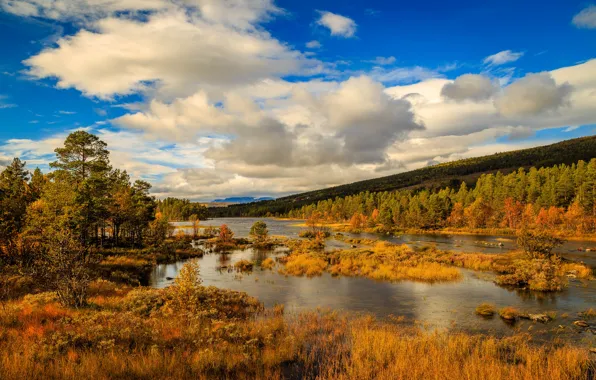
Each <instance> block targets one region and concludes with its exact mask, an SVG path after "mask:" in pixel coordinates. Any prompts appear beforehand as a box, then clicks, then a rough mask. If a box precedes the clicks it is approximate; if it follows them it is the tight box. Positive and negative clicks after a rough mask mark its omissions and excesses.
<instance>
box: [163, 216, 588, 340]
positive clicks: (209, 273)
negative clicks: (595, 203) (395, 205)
mask: <svg viewBox="0 0 596 380" xmlns="http://www.w3.org/2000/svg"><path fill="white" fill-rule="evenodd" d="M256 220H261V219H256V218H242V219H215V220H210V221H202V222H201V224H202V225H214V226H219V225H221V224H222V223H226V224H228V226H230V228H231V229H232V230H233V231H234V232H235V234H236V236H238V237H242V236H246V235H248V232H249V231H250V226H252V224H253V223H254V222H255V221H256ZM265 221H266V223H267V225H268V228H269V231H270V233H271V234H272V235H288V234H295V233H297V232H298V231H300V230H301V228H300V227H296V226H295V224H296V223H298V222H296V221H279V220H274V219H265ZM346 235H348V236H350V235H349V234H346ZM366 236H367V235H365V234H362V235H360V236H359V237H366ZM368 236H370V237H374V235H368ZM387 239H390V240H393V239H396V241H395V242H401V243H403V242H404V241H405V240H407V239H409V240H410V241H419V242H421V243H417V244H423V243H424V242H425V241H428V240H432V239H435V241H437V244H438V248H441V249H447V248H451V249H453V250H458V249H461V250H465V249H469V250H473V251H478V249H477V248H475V247H476V245H478V244H479V243H478V242H481V241H483V240H484V241H489V242H492V243H495V242H498V241H499V240H496V239H497V237H494V236H491V237H482V236H465V235H453V236H445V235H416V236H414V235H412V236H402V237H401V238H400V239H399V240H400V241H397V239H398V238H394V237H388V238H387ZM504 243H505V244H514V243H512V242H511V241H509V242H504ZM332 244H333V243H332ZM332 244H330V245H332ZM450 244H451V245H450ZM568 244H570V245H569V247H572V249H573V247H574V245H579V244H582V243H581V242H571V243H568ZM592 244H595V245H596V243H592ZM454 245H459V246H460V247H456V248H454ZM584 246H585V245H584ZM505 248H507V246H506V247H505ZM565 249H567V247H565ZM493 251H494V252H496V253H500V252H506V251H507V249H500V248H497V247H487V248H486V249H485V252H493ZM269 255H271V253H269V252H265V251H253V250H250V249H249V250H246V251H236V252H233V253H231V254H228V255H220V254H208V255H205V256H204V257H203V258H202V259H200V265H201V277H202V279H203V281H204V285H206V286H209V285H213V286H217V287H219V288H226V289H231V290H236V291H244V292H247V293H248V294H249V295H251V296H254V297H256V298H258V299H259V300H260V301H262V302H264V303H265V305H266V306H267V307H271V306H273V305H275V304H276V303H279V304H284V305H285V306H286V311H287V312H289V313H291V312H294V311H300V310H311V309H315V308H317V307H322V308H330V309H343V310H346V311H356V312H368V313H372V314H375V315H377V316H379V317H386V316H388V315H390V314H393V315H404V316H406V317H407V318H408V320H414V319H415V320H419V321H424V322H428V323H430V325H431V326H433V327H439V328H445V327H451V321H452V320H455V321H456V325H455V328H458V329H464V330H474V331H488V330H491V331H494V332H496V333H499V334H507V333H510V332H511V327H510V326H507V325H505V324H504V323H503V322H502V321H501V320H500V318H499V317H495V318H493V319H488V320H486V319H482V318H480V317H477V316H476V315H475V314H474V310H475V308H476V306H478V305H479V304H480V303H483V302H489V303H492V304H494V305H495V306H496V307H497V308H502V307H505V306H514V307H516V308H518V309H520V310H522V311H525V312H546V311H554V310H557V311H559V314H562V313H569V314H570V315H574V314H576V313H577V312H579V311H582V310H585V309H587V308H589V307H593V305H594V304H596V282H595V281H591V282H589V283H587V286H586V287H583V286H582V285H581V283H580V282H571V284H570V289H569V290H567V291H564V292H561V293H557V294H549V295H544V296H540V297H538V296H537V295H536V293H528V292H524V291H519V290H517V291H515V290H507V289H504V288H501V287H498V286H496V285H495V284H494V283H493V282H492V279H494V275H492V274H489V273H477V274H474V272H472V271H467V270H461V271H462V273H464V278H463V280H462V281H460V282H458V283H443V284H434V285H430V284H426V283H416V282H409V281H404V282H399V283H387V282H377V281H374V280H370V279H367V278H358V277H339V278H333V277H331V276H330V275H329V274H328V273H324V274H323V276H321V277H315V278H312V279H309V278H306V277H285V276H282V275H279V274H278V272H277V270H278V269H279V268H280V266H279V264H278V265H277V266H276V267H275V268H274V269H273V270H271V271H269V270H261V269H260V268H259V267H257V268H255V270H254V271H253V272H252V273H251V274H243V275H242V276H241V279H240V280H238V279H237V278H235V277H236V273H235V272H232V273H228V272H227V271H224V272H223V273H219V272H218V271H217V270H216V269H215V268H216V267H218V266H220V265H222V263H223V262H222V261H221V260H222V259H224V258H229V261H224V262H225V263H226V264H227V265H229V264H232V263H235V262H236V261H238V260H240V259H247V260H252V261H256V262H260V261H262V260H263V259H265V258H266V257H267V256H269ZM273 255H275V254H273ZM593 255H594V257H596V253H593ZM181 266H182V264H181V263H178V264H172V265H169V266H158V267H157V268H156V269H155V270H154V272H153V278H152V280H153V282H152V283H155V282H156V281H157V283H160V284H163V283H167V281H165V280H164V278H165V277H175V276H176V274H177V272H178V271H179V270H180V268H181ZM476 276H480V277H481V278H484V279H479V278H476ZM156 278H158V279H157V280H156ZM256 278H258V281H255V279H256ZM518 326H519V325H518ZM524 326H525V325H524Z"/></svg>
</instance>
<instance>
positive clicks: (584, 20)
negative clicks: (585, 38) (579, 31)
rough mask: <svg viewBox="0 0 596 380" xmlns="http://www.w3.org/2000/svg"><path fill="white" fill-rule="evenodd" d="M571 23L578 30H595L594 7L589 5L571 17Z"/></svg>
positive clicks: (595, 6) (595, 8) (595, 17)
mask: <svg viewBox="0 0 596 380" xmlns="http://www.w3.org/2000/svg"><path fill="white" fill-rule="evenodd" d="M572 22H573V25H575V26H577V27H578V28H587V29H593V28H596V5H590V6H589V7H586V8H584V9H582V11H581V12H579V13H578V14H576V15H575V16H574V17H573V20H572Z"/></svg>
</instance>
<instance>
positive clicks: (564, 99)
mask: <svg viewBox="0 0 596 380" xmlns="http://www.w3.org/2000/svg"><path fill="white" fill-rule="evenodd" d="M571 90H572V87H571V85H569V84H568V83H562V84H560V85H557V83H556V82H555V80H554V79H553V77H552V75H551V74H549V73H540V74H528V75H526V76H525V77H524V78H522V79H520V80H518V81H516V82H514V83H512V84H510V85H509V86H507V87H506V88H505V89H504V91H503V95H502V96H500V97H499V98H498V99H496V100H495V106H496V107H497V109H498V110H499V112H500V113H501V114H502V115H505V116H520V115H521V116H524V115H536V114H539V113H543V112H546V111H555V110H557V109H558V108H560V107H562V106H564V105H566V104H568V99H569V95H570V94H571Z"/></svg>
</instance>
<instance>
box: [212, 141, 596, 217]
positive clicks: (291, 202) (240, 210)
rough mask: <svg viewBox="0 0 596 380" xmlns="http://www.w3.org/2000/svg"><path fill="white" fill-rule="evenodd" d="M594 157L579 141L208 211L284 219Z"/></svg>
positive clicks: (593, 149) (594, 147) (589, 145)
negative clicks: (332, 204)
mask: <svg viewBox="0 0 596 380" xmlns="http://www.w3.org/2000/svg"><path fill="white" fill-rule="evenodd" d="M593 157H596V136H587V137H581V138H576V139H571V140H566V141H561V142H558V143H556V144H551V145H546V146H539V147H535V148H529V149H522V150H516V151H511V152H503V153H495V154H492V155H488V156H483V157H473V158H466V159H462V160H458V161H453V162H446V163H442V164H438V165H433V166H428V167H424V168H420V169H416V170H411V171H408V172H404V173H398V174H394V175H390V176H386V177H381V178H373V179H369V180H364V181H359V182H354V183H349V184H345V185H341V186H335V187H330V188H326V189H320V190H314V191H310V192H306V193H300V194H295V195H290V196H287V197H282V198H278V199H276V200H272V201H260V202H253V203H248V204H241V205H231V206H228V207H220V208H210V209H209V212H210V215H211V216H212V217H231V216H265V215H284V214H287V213H288V212H290V211H291V210H295V209H299V208H301V207H303V206H307V205H310V204H313V203H317V202H319V201H323V200H327V199H335V198H336V197H346V196H349V195H356V194H359V193H362V192H366V191H370V192H383V191H395V190H400V189H403V188H422V187H424V188H432V189H440V188H444V187H457V186H458V185H459V184H460V183H461V181H462V180H465V181H466V182H467V183H468V184H469V185H472V184H473V183H474V182H475V181H476V180H477V179H478V177H479V176H480V175H481V174H483V173H495V172H497V171H501V172H503V173H505V174H507V173H510V172H512V171H515V170H517V169H518V168H521V167H523V168H525V169H527V170H529V169H530V168H531V167H536V168H540V167H551V166H554V165H560V164H566V165H571V164H573V163H577V162H578V161H580V160H584V161H589V160H591V159H592V158H593Z"/></svg>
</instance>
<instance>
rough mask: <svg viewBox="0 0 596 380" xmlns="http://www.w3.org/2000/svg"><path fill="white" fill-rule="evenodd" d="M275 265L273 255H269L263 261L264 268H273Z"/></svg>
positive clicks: (262, 266)
mask: <svg viewBox="0 0 596 380" xmlns="http://www.w3.org/2000/svg"><path fill="white" fill-rule="evenodd" d="M273 267H275V260H273V259H272V258H271V257H268V258H266V259H265V260H263V261H262V262H261V268H263V269H273Z"/></svg>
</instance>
